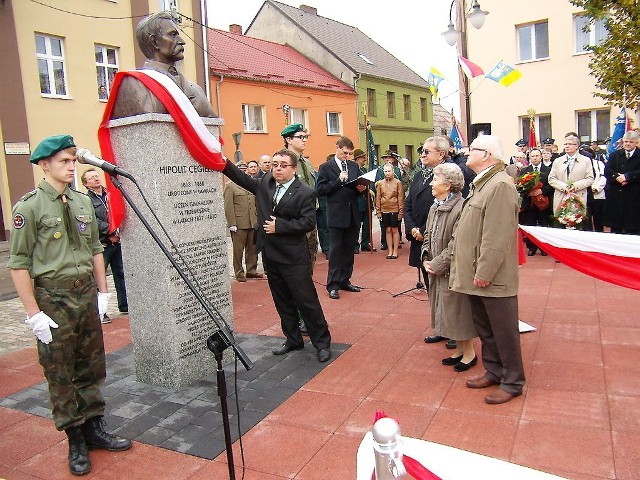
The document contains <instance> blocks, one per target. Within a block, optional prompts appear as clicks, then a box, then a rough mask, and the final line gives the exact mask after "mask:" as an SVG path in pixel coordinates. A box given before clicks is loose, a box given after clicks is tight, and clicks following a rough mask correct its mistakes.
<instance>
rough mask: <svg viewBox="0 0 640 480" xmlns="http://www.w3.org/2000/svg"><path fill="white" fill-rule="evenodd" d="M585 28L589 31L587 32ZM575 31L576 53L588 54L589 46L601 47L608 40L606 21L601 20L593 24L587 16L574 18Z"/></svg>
mask: <svg viewBox="0 0 640 480" xmlns="http://www.w3.org/2000/svg"><path fill="white" fill-rule="evenodd" d="M585 28H586V29H587V31H586V32H585V31H584V30H585ZM573 30H574V35H575V52H576V53H584V52H588V51H589V49H588V48H587V47H589V46H595V45H600V44H601V43H602V42H604V39H605V38H607V34H608V32H607V27H606V26H605V24H604V19H602V18H600V19H598V20H596V21H594V22H592V21H591V20H590V19H589V17H587V16H586V15H576V16H575V17H573Z"/></svg>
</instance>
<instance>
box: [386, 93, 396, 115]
mask: <svg viewBox="0 0 640 480" xmlns="http://www.w3.org/2000/svg"><path fill="white" fill-rule="evenodd" d="M387 116H388V117H389V118H396V94H395V93H394V92H387Z"/></svg>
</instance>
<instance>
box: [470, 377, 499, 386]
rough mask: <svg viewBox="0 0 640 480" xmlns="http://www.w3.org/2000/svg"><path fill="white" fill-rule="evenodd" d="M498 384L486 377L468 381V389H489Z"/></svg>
mask: <svg viewBox="0 0 640 480" xmlns="http://www.w3.org/2000/svg"><path fill="white" fill-rule="evenodd" d="M497 384H498V382H494V381H493V380H490V379H488V378H487V377H486V376H485V375H483V376H481V377H476V378H470V379H469V380H467V388H487V387H490V386H492V385H497Z"/></svg>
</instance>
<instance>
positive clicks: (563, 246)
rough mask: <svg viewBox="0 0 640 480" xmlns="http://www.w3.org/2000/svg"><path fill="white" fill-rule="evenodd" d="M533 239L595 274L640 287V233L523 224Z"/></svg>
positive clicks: (556, 255)
mask: <svg viewBox="0 0 640 480" xmlns="http://www.w3.org/2000/svg"><path fill="white" fill-rule="evenodd" d="M520 229H521V230H522V231H523V232H524V234H525V236H526V237H528V238H529V239H530V240H531V241H532V242H533V243H535V244H536V245H537V246H538V247H540V248H541V249H542V250H544V251H545V252H546V253H548V254H549V255H551V256H552V257H554V258H555V259H556V260H559V261H560V262H562V263H564V264H565V265H567V266H569V267H571V268H573V269H574V270H578V271H579V272H582V273H585V274H587V275H590V276H592V277H595V278H598V279H600V280H604V281H605V282H609V283H613V284H615V285H620V286H623V287H627V288H632V289H634V290H640V236H637V235H619V234H615V233H601V232H583V231H581V230H565V229H561V228H547V227H529V226H526V225H520Z"/></svg>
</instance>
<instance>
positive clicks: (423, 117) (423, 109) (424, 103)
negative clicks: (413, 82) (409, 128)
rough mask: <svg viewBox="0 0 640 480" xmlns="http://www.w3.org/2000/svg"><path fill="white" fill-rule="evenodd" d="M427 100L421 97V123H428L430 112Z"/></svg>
mask: <svg viewBox="0 0 640 480" xmlns="http://www.w3.org/2000/svg"><path fill="white" fill-rule="evenodd" d="M427 105H428V103H427V99H426V98H424V97H420V121H421V122H426V121H428V118H427V117H428V115H429V113H428V112H429V111H428V110H427Z"/></svg>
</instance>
